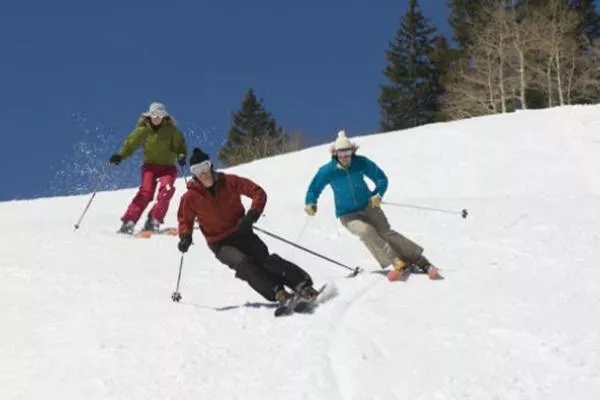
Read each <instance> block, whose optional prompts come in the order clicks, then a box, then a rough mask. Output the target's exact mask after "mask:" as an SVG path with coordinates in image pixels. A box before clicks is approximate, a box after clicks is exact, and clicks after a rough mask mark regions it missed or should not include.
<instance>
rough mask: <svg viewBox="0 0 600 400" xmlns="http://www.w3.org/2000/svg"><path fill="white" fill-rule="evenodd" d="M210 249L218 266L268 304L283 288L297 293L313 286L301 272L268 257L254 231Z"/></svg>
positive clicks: (270, 255)
mask: <svg viewBox="0 0 600 400" xmlns="http://www.w3.org/2000/svg"><path fill="white" fill-rule="evenodd" d="M210 248H211V250H212V251H213V253H214V254H215V256H216V257H217V259H218V260H219V261H220V262H222V263H223V264H225V265H227V266H228V267H229V268H231V269H233V270H234V271H235V277H236V278H238V279H241V280H244V281H246V282H247V283H248V284H249V285H250V287H252V289H254V290H255V291H256V292H258V293H259V294H260V295H261V296H263V297H264V298H265V299H267V300H269V301H275V293H276V292H277V291H278V290H280V289H283V286H284V285H285V286H287V287H289V288H290V289H292V290H294V291H298V290H300V289H301V288H303V287H304V286H307V285H312V284H313V282H312V279H311V277H310V275H309V274H308V273H307V272H306V271H304V270H303V269H302V268H300V267H299V266H297V265H296V264H294V263H291V262H289V261H287V260H285V259H283V258H282V257H280V256H278V255H277V254H269V249H268V248H267V245H266V244H265V243H264V242H263V241H262V240H261V239H260V238H259V237H258V236H257V235H256V234H255V233H254V232H253V231H249V230H248V231H246V230H242V231H238V232H236V233H234V234H232V235H231V236H229V237H227V238H226V239H224V240H222V241H220V242H218V243H216V244H214V245H212V246H211V247H210Z"/></svg>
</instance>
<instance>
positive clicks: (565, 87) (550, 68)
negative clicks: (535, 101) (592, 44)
mask: <svg viewBox="0 0 600 400" xmlns="http://www.w3.org/2000/svg"><path fill="white" fill-rule="evenodd" d="M582 18H583V16H582V15H581V14H580V13H578V12H576V11H574V10H572V9H571V8H569V6H568V4H567V3H566V2H565V1H563V0H548V4H547V5H546V6H545V7H543V8H537V9H536V12H535V13H531V15H530V16H529V22H528V23H529V24H530V25H531V26H532V27H534V34H535V41H534V42H535V44H536V45H535V53H536V56H535V57H534V58H535V60H534V61H533V62H532V63H531V64H530V67H531V69H532V79H531V81H532V85H534V86H536V87H538V88H543V90H544V92H545V94H546V96H547V106H548V107H552V106H554V105H561V106H563V105H567V104H573V103H576V102H579V101H581V100H582V99H585V98H587V97H588V95H589V94H590V93H592V91H593V90H595V88H596V87H597V85H598V84H599V83H600V81H599V80H598V76H597V75H598V74H597V73H595V70H596V69H597V67H595V66H597V62H598V59H597V57H596V56H594V54H593V52H592V51H589V50H587V49H586V48H585V46H583V42H582V41H581V40H580V34H579V28H580V26H581V24H582V21H583V20H582Z"/></svg>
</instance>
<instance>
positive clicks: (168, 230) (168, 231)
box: [133, 228, 177, 239]
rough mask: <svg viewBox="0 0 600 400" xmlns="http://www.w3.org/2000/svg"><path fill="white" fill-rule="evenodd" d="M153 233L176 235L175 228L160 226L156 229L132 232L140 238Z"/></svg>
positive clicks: (145, 237)
mask: <svg viewBox="0 0 600 400" xmlns="http://www.w3.org/2000/svg"><path fill="white" fill-rule="evenodd" d="M154 235H167V236H177V228H161V229H159V230H157V231H140V232H138V233H134V234H133V236H135V237H137V238H142V239H148V238H150V237H152V236H154Z"/></svg>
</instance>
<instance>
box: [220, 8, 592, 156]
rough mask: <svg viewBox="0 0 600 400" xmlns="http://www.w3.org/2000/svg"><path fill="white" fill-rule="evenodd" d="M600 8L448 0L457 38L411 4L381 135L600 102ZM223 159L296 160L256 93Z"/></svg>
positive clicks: (402, 21) (395, 45) (388, 79)
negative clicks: (278, 157)
mask: <svg viewBox="0 0 600 400" xmlns="http://www.w3.org/2000/svg"><path fill="white" fill-rule="evenodd" d="M595 3H596V0H447V6H448V7H449V8H450V17H449V20H448V23H449V25H450V27H451V30H452V37H445V36H444V35H442V34H440V33H439V31H438V28H437V27H436V26H434V25H433V24H432V23H431V22H430V20H429V19H428V18H427V17H426V16H425V15H424V14H423V12H422V11H421V8H420V6H419V2H418V0H409V3H408V7H407V10H406V11H405V12H404V13H403V14H402V15H400V18H399V25H398V28H397V30H396V32H395V35H394V37H393V38H392V39H391V40H390V41H389V42H388V43H387V46H386V48H385V50H384V51H385V56H386V64H385V65H384V66H383V69H382V71H381V72H382V77H383V79H384V83H382V84H381V85H380V88H379V98H378V99H377V101H378V104H379V108H380V130H381V131H382V132H388V131H394V130H401V129H407V128H412V127H416V126H420V125H424V124H428V123H433V122H443V121H450V120H455V119H464V118H471V117H477V116H482V115H489V114H497V113H508V112H513V111H515V110H519V109H540V108H548V107H554V106H561V105H570V104H591V103H598V102H599V101H600V15H599V14H598V12H597V11H596V4H595ZM232 117H233V121H232V125H231V128H230V130H229V135H228V138H227V141H226V142H225V144H224V145H223V147H222V149H221V151H220V153H219V159H220V160H221V162H223V163H224V164H225V165H236V164H240V163H243V162H248V161H251V160H255V159H259V158H263V157H268V156H271V155H275V154H281V153H285V152H289V151H294V150H297V149H299V148H301V146H302V143H301V139H302V135H301V134H299V133H295V134H290V133H288V132H286V131H285V130H284V129H283V128H282V127H280V126H278V125H277V123H276V121H275V119H274V118H273V117H272V115H271V114H270V113H269V112H268V111H267V110H266V109H265V106H264V104H263V100H262V99H258V98H257V96H256V94H255V92H254V91H253V90H252V89H249V90H248V92H247V94H246V95H245V98H244V100H243V102H242V105H241V108H240V110H238V111H237V112H235V113H233V114H232Z"/></svg>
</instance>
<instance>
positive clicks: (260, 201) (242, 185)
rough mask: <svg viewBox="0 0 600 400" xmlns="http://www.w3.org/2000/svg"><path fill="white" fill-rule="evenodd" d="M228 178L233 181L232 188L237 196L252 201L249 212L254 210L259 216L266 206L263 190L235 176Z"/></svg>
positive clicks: (265, 196)
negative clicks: (242, 196)
mask: <svg viewBox="0 0 600 400" xmlns="http://www.w3.org/2000/svg"><path fill="white" fill-rule="evenodd" d="M229 178H230V179H231V180H232V181H233V186H234V187H235V189H236V190H237V192H238V193H239V194H243V195H244V196H247V197H250V198H251V199H252V204H251V205H250V210H254V211H256V212H257V213H258V215H261V214H262V212H263V210H264V209H265V206H266V204H267V193H266V192H265V190H264V189H263V188H262V187H260V186H259V185H257V184H256V183H254V182H253V181H251V180H250V179H247V178H242V177H241V176H237V175H229Z"/></svg>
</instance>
